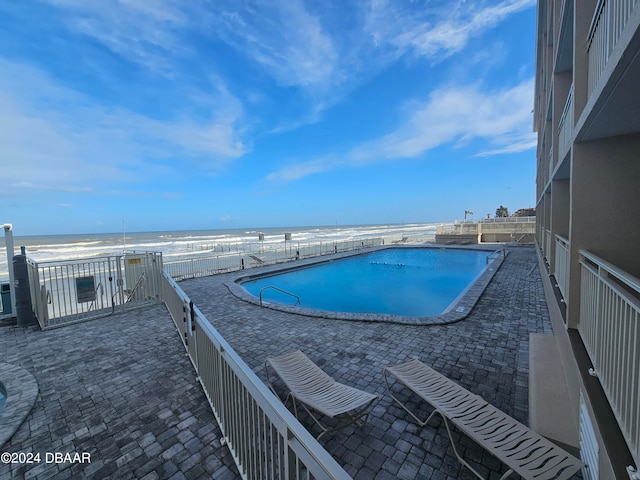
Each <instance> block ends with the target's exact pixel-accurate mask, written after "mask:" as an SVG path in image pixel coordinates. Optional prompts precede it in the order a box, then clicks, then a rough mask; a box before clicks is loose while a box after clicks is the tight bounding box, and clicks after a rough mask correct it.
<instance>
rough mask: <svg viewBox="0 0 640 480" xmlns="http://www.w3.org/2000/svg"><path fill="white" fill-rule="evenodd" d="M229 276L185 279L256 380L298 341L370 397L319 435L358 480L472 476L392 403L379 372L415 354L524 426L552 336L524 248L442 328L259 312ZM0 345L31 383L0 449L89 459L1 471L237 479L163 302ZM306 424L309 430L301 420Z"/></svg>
mask: <svg viewBox="0 0 640 480" xmlns="http://www.w3.org/2000/svg"><path fill="white" fill-rule="evenodd" d="M237 275H238V273H237V272H236V273H234V274H224V275H217V276H211V277H202V278H198V279H194V280H186V281H183V282H181V283H180V287H181V288H182V289H183V290H184V291H185V292H186V293H187V295H189V297H191V299H192V300H193V302H194V303H195V304H196V305H197V306H198V307H199V308H200V310H201V311H202V312H203V313H204V314H205V315H206V317H207V318H208V319H209V320H210V321H211V322H212V323H213V325H214V326H215V328H216V329H217V330H218V331H219V332H220V333H221V334H222V335H223V336H224V338H225V339H226V340H227V341H228V342H229V344H230V345H231V346H232V347H233V348H234V349H235V350H236V351H237V353H238V354H239V355H240V356H241V357H242V358H243V359H244V360H245V362H246V363H247V364H248V365H249V367H250V368H252V369H253V370H254V371H255V372H256V373H257V374H258V376H259V377H260V378H261V379H263V380H264V373H263V363H264V360H265V358H267V357H269V356H274V355H278V354H281V353H284V352H289V351H291V350H293V349H300V350H302V351H304V352H305V353H306V354H307V355H308V356H309V358H311V359H312V360H314V361H315V362H316V363H317V364H318V365H319V366H320V367H322V368H323V369H324V370H325V371H326V372H327V373H328V374H330V375H332V376H334V377H335V378H336V379H337V380H338V381H340V382H343V383H347V384H349V385H352V386H355V387H358V388H361V389H363V390H367V391H369V392H372V393H376V394H378V395H379V397H380V401H379V402H378V403H377V404H375V406H374V408H373V410H372V414H371V415H370V418H369V421H368V423H367V424H366V425H365V427H364V428H353V427H349V428H347V429H345V430H343V431H341V432H338V433H334V434H331V435H326V436H325V437H323V438H322V439H321V441H320V443H321V444H322V445H324V446H325V448H326V449H327V450H328V451H329V452H330V453H331V455H332V456H333V457H334V458H335V459H336V460H337V461H338V463H339V464H340V465H342V466H343V468H344V469H345V470H346V471H347V472H348V473H349V474H350V475H351V476H353V477H354V478H356V479H378V480H380V479H396V478H400V479H415V478H420V479H452V480H453V479H471V478H475V477H473V476H472V475H471V474H470V473H469V472H468V471H467V470H466V469H464V468H463V467H462V466H461V465H460V464H459V463H458V461H457V460H456V458H455V456H454V454H453V452H452V451H451V448H450V447H449V443H448V437H447V434H446V429H445V427H444V424H442V422H438V421H435V422H434V425H435V427H433V426H431V425H429V426H427V427H425V428H419V427H418V426H417V425H416V424H415V423H413V422H411V421H410V420H411V419H410V418H409V416H408V415H407V414H406V413H405V412H404V411H403V410H402V409H401V408H400V407H398V406H396V405H395V404H392V403H391V399H390V398H389V396H388V395H387V393H386V390H385V386H384V380H383V376H382V369H383V367H384V366H385V365H388V364H395V363H400V362H403V361H405V360H406V359H408V358H412V357H417V358H419V359H420V360H422V361H423V362H425V363H427V364H429V365H431V366H432V367H433V368H435V369H436V370H438V371H439V372H441V373H442V374H444V375H446V376H448V377H449V378H451V379H453V380H455V381H457V382H458V383H460V384H461V385H462V386H464V387H465V388H467V389H468V390H470V391H472V392H474V393H476V394H478V395H481V396H483V397H484V398H485V399H486V400H487V401H488V402H490V403H492V404H494V405H495V406H497V407H498V408H500V409H502V410H503V411H505V412H506V413H508V414H510V415H512V416H513V417H514V418H516V419H517V420H519V421H521V422H523V423H525V424H527V423H528V359H529V333H534V332H535V333H551V326H550V321H549V316H548V312H547V307H546V304H545V301H544V295H543V290H542V283H541V279H540V274H539V271H538V268H537V261H536V253H535V251H534V249H533V248H532V247H514V248H511V249H510V251H509V255H508V257H507V258H506V260H505V262H504V263H503V264H502V266H501V267H500V269H499V270H498V271H497V273H496V275H495V276H494V278H493V280H492V281H491V283H490V284H489V285H488V287H487V289H486V290H485V292H484V294H483V295H482V296H481V298H480V300H479V301H478V303H477V304H476V307H475V308H474V309H473V311H472V312H471V314H470V315H469V317H468V318H467V319H465V320H463V321H461V322H459V323H455V324H451V325H439V326H410V325H397V324H385V323H367V322H353V321H345V320H330V319H320V318H311V317H306V316H302V315H296V314H291V313H285V312H280V311H275V310H269V309H265V308H260V307H259V306H257V305H253V304H250V303H247V302H244V301H242V300H240V299H238V298H237V297H235V296H234V295H232V294H231V293H230V292H229V291H228V289H227V287H226V286H225V285H224V283H225V282H227V281H229V280H230V279H231V278H233V277H235V276H237ZM0 351H2V352H3V354H2V358H1V359H0V362H6V363H12V364H17V365H20V366H21V367H23V368H25V369H26V370H28V371H29V372H31V373H32V374H33V375H34V376H35V377H36V379H37V381H38V385H39V388H40V394H39V396H38V399H37V401H36V404H35V406H34V409H33V410H32V411H31V413H30V414H29V416H27V419H26V421H25V423H24V424H23V425H22V426H21V427H20V429H19V430H18V431H17V432H16V434H15V435H14V436H13V437H12V438H11V439H10V441H9V442H8V443H7V444H6V445H4V446H3V447H0V451H2V452H42V454H43V455H44V453H45V452H55V451H57V452H71V453H73V452H77V453H82V452H89V453H91V463H90V464H86V463H85V464H83V463H63V464H45V463H44V462H42V463H40V464H31V465H18V464H10V465H7V464H0V477H2V478H5V477H6V478H43V479H44V478H47V479H48V478H56V479H58V478H60V479H62V478H87V477H93V478H104V477H105V476H113V477H118V478H146V479H151V478H176V479H177V478H202V477H209V478H216V479H219V478H221V479H227V478H229V479H231V478H239V477H240V476H239V473H238V472H237V470H236V467H235V465H234V464H233V461H232V459H231V456H230V454H229V452H228V449H227V447H226V446H225V445H223V444H222V443H221V442H220V432H219V429H218V428H217V426H216V423H215V419H214V416H213V414H212V413H211V410H210V408H209V405H208V403H207V400H206V398H205V396H204V394H203V392H202V389H201V387H200V385H199V383H198V381H197V380H196V378H195V373H194V370H193V367H192V365H191V363H190V361H189V359H188V357H187V356H186V355H185V352H184V348H183V346H182V344H181V342H180V338H179V335H178V333H177V332H176V329H175V326H174V324H173V322H172V320H171V318H170V316H169V314H168V313H167V311H166V309H165V308H164V307H163V306H153V307H150V308H144V309H139V310H135V311H131V312H128V313H126V314H121V315H116V316H113V317H109V318H104V319H100V320H95V321H91V322H87V323H83V324H78V325H74V326H68V327H64V328H60V329H55V330H50V331H47V332H40V331H33V330H32V329H26V328H19V327H3V328H2V329H0ZM414 406H415V407H417V408H421V409H422V411H423V412H424V413H426V409H425V408H424V406H423V405H422V404H415V405H414ZM301 421H302V423H303V424H304V425H305V426H306V427H308V428H310V429H311V431H312V433H314V434H317V433H318V430H317V429H316V428H315V427H313V426H312V422H311V421H310V419H309V418H305V417H304V416H301ZM454 435H457V434H455V433H454ZM458 438H459V436H458ZM458 446H459V447H460V448H459V450H460V451H461V453H462V454H463V455H464V456H465V457H466V458H467V459H468V460H470V462H471V463H472V464H473V465H474V467H477V469H478V470H479V471H480V472H482V473H485V474H486V475H487V477H489V478H498V477H499V476H500V472H503V471H504V467H503V466H502V464H501V463H500V462H499V461H498V460H496V459H495V458H493V457H491V456H490V455H488V454H486V453H485V452H484V451H483V450H482V449H481V448H479V447H478V446H476V445H475V444H473V442H472V441H470V440H468V439H466V438H461V439H460V442H459V443H458Z"/></svg>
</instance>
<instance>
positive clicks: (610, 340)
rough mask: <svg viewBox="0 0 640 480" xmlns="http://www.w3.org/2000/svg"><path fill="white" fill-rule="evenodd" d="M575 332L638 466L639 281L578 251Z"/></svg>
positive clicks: (586, 253)
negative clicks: (578, 304) (585, 350)
mask: <svg viewBox="0 0 640 480" xmlns="http://www.w3.org/2000/svg"><path fill="white" fill-rule="evenodd" d="M580 265H581V294H580V323H579V326H578V331H579V332H580V336H581V337H582V340H583V342H584V345H585V348H586V349H587V352H588V353H589V357H590V359H591V362H592V363H593V368H594V371H595V372H594V374H595V375H597V377H598V379H599V380H600V383H601V384H602V388H603V390H604V392H605V394H606V396H607V399H608V400H609V403H610V405H611V408H612V410H613V412H614V415H615V417H616V419H617V421H618V424H619V426H620V429H621V430H622V433H623V435H624V437H625V440H626V442H627V445H628V446H629V450H630V451H631V455H632V456H633V459H634V461H635V462H636V465H640V279H638V278H636V277H634V276H632V275H629V274H628V273H626V272H624V271H622V270H620V269H619V268H617V267H616V266H614V265H612V264H610V263H608V262H606V261H605V260H603V259H601V258H599V257H597V256H595V255H593V254H592V253H589V252H586V251H584V250H581V251H580Z"/></svg>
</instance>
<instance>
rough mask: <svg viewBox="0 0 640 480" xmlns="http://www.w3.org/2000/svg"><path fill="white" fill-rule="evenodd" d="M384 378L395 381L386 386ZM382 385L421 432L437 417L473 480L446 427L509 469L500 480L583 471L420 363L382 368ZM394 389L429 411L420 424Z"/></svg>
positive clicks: (577, 462)
mask: <svg viewBox="0 0 640 480" xmlns="http://www.w3.org/2000/svg"><path fill="white" fill-rule="evenodd" d="M389 377H394V378H395V380H394V381H393V383H392V384H390V383H389V380H390V378H389ZM384 379H385V383H386V385H387V391H388V392H389V395H390V396H391V398H393V400H394V401H395V402H396V403H398V404H399V405H400V406H401V407H402V408H403V409H404V410H405V411H406V412H407V413H409V415H411V417H413V418H414V419H415V420H416V421H417V422H418V424H419V425H420V426H421V427H424V426H425V425H426V424H427V423H429V421H430V420H431V418H432V417H433V416H434V415H436V414H438V415H440V416H441V417H442V419H443V421H444V424H445V427H446V429H447V433H448V435H449V440H450V442H451V446H452V448H453V452H454V453H455V455H456V457H457V458H458V460H459V461H460V463H462V464H463V465H464V466H465V467H467V468H468V469H469V470H470V471H471V472H472V473H474V474H475V475H476V476H477V477H478V478H483V477H482V475H480V473H478V472H477V471H476V470H475V469H474V468H473V467H472V466H471V465H469V463H468V462H467V461H465V460H464V459H463V458H462V456H461V455H460V454H459V453H458V450H457V449H456V445H455V442H454V440H453V436H452V434H451V428H450V426H449V423H452V424H453V425H455V426H456V427H458V429H460V430H461V431H462V432H464V433H465V434H466V435H467V436H469V437H470V438H472V439H473V440H474V441H475V442H477V443H478V444H479V445H480V446H481V447H483V448H484V449H485V450H487V451H488V452H490V453H491V454H493V455H494V456H495V457H497V458H498V459H500V460H501V461H502V462H503V463H505V464H506V465H507V466H508V467H509V469H508V471H507V472H505V474H504V475H503V476H502V477H501V480H504V479H506V478H508V477H509V476H510V475H511V474H512V473H514V472H515V473H517V474H518V475H520V476H521V477H523V478H525V479H536V480H544V479H557V480H564V479H569V478H571V477H572V476H573V474H574V473H576V472H577V471H578V470H579V469H580V468H581V467H582V466H583V463H582V462H581V461H580V460H579V459H577V458H575V457H574V456H573V455H570V454H569V453H567V452H566V451H564V450H563V449H562V448H560V447H558V446H557V445H555V444H554V443H552V442H551V441H549V440H547V439H546V438H544V437H542V436H540V435H539V434H537V433H536V432H534V431H533V430H531V429H529V428H528V427H526V426H525V425H523V424H522V423H520V422H518V421H517V420H515V419H513V418H512V417H510V416H509V415H507V414H506V413H504V412H502V411H501V410H498V409H497V408H496V407H494V406H493V405H491V404H489V403H487V402H486V401H485V400H484V399H483V398H482V397H479V396H478V395H475V394H473V393H471V392H469V391H468V390H466V389H465V388H463V387H461V386H460V385H458V384H457V383H455V382H454V381H452V380H450V379H448V378H447V377H445V376H444V375H442V374H440V373H438V372H437V371H435V370H433V369H432V368H431V367H429V366H427V365H425V364H424V363H422V362H421V361H420V360H417V359H413V360H410V361H408V362H405V363H402V364H400V365H395V366H387V367H385V369H384ZM396 383H400V384H402V385H404V386H406V387H407V388H409V389H410V390H412V391H413V392H414V393H415V394H417V395H418V396H420V397H421V398H422V399H423V400H425V401H426V402H427V403H429V404H430V405H431V406H432V407H433V409H434V410H433V411H432V412H431V414H430V415H429V416H428V417H427V418H426V419H425V420H420V419H419V418H418V417H417V416H416V414H414V413H413V412H412V411H411V410H409V408H408V407H407V405H406V404H405V403H403V402H402V401H401V400H399V399H398V398H397V397H396V396H395V395H394V394H393V392H392V390H391V388H392V387H393V385H395V384H396Z"/></svg>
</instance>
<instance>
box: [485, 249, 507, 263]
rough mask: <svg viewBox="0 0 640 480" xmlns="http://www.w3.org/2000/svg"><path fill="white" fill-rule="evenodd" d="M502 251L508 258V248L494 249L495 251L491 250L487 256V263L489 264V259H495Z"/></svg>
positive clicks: (503, 256)
mask: <svg viewBox="0 0 640 480" xmlns="http://www.w3.org/2000/svg"><path fill="white" fill-rule="evenodd" d="M500 253H502V258H503V259H504V258H507V250H506V249H504V248H500V249H498V250H494V251H493V252H491V253H490V254H489V255H487V258H486V259H485V262H486V263H487V264H489V260H493V259H495V258H497V257H498V255H500Z"/></svg>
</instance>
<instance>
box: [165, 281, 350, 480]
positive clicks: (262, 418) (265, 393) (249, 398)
mask: <svg viewBox="0 0 640 480" xmlns="http://www.w3.org/2000/svg"><path fill="white" fill-rule="evenodd" d="M163 278H164V299H165V304H166V305H167V308H168V310H169V312H170V314H171V317H172V318H173V320H174V322H175V324H176V327H177V329H178V331H179V332H180V334H181V337H182V340H183V342H184V345H185V348H186V349H187V352H188V355H189V358H190V359H191V361H192V363H193V366H194V368H195V369H196V372H197V374H198V378H199V380H200V383H201V384H202V387H203V389H204V391H205V394H206V396H207V399H208V400H209V404H210V405H211V408H212V410H213V412H214V415H215V417H216V420H217V422H218V425H219V426H220V430H221V431H222V433H223V436H224V439H225V441H226V443H227V445H228V446H229V450H230V451H231V453H232V455H233V458H234V460H235V462H236V464H237V466H238V469H239V470H240V473H241V474H242V476H243V478H251V479H348V478H351V477H350V476H349V475H348V474H347V473H346V472H345V471H344V470H343V469H342V467H341V466H340V465H339V464H338V463H337V462H336V461H335V460H334V459H333V457H331V455H329V453H328V452H327V451H326V450H325V449H324V448H323V447H322V446H321V445H320V444H319V443H318V442H317V441H316V440H315V439H314V438H313V436H312V435H311V434H310V433H309V432H308V431H307V430H306V428H304V426H303V425H301V424H300V423H299V422H298V421H297V420H296V418H295V417H294V416H293V415H292V414H291V413H290V412H289V410H287V409H286V407H285V406H284V405H283V404H282V403H281V402H280V400H278V399H277V398H276V397H275V395H274V394H273V393H272V392H271V391H270V390H269V389H268V388H267V386H266V385H265V384H264V383H263V382H262V381H261V380H260V379H259V378H258V377H257V376H256V374H255V373H253V371H252V370H251V369H250V368H249V367H248V366H247V364H246V363H245V362H244V361H243V360H242V359H241V358H240V356H239V355H238V354H237V353H236V352H235V351H234V350H233V349H232V348H231V347H230V346H229V345H228V344H227V342H226V341H225V340H224V338H222V336H221V335H220V334H219V333H218V331H217V330H216V329H215V328H214V327H213V326H212V325H211V323H210V322H209V321H208V320H207V319H206V318H205V316H204V315H203V314H202V312H201V311H200V310H199V309H198V308H197V307H196V306H194V305H193V303H192V302H191V301H190V300H189V297H187V295H186V294H185V293H184V292H183V291H182V289H181V288H180V287H179V286H178V284H177V283H176V282H175V281H174V280H173V279H172V278H171V277H170V276H169V274H168V273H166V272H165V274H164V277H163Z"/></svg>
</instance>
